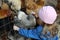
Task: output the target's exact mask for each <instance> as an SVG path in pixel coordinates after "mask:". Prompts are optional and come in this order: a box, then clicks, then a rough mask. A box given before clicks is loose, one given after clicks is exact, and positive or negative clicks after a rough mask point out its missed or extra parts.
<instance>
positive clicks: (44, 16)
mask: <svg viewBox="0 0 60 40" xmlns="http://www.w3.org/2000/svg"><path fill="white" fill-rule="evenodd" d="M38 15H39V18H40V19H41V20H42V21H43V22H44V23H46V24H53V23H54V21H55V20H56V18H57V13H56V11H55V9H54V8H53V7H51V6H44V7H42V8H41V9H40V10H39V14H38Z"/></svg>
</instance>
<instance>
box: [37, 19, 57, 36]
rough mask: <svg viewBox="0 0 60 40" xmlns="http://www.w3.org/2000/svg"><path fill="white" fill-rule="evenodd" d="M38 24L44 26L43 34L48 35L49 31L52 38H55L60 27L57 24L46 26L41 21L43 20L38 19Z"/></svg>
mask: <svg viewBox="0 0 60 40" xmlns="http://www.w3.org/2000/svg"><path fill="white" fill-rule="evenodd" d="M37 24H38V25H42V26H43V31H42V33H43V34H47V32H48V31H49V32H50V33H51V34H50V36H52V37H53V36H55V35H56V34H57V33H58V25H57V24H56V22H55V23H53V24H46V23H44V22H43V21H41V19H39V18H37Z"/></svg>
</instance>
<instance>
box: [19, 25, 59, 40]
mask: <svg viewBox="0 0 60 40" xmlns="http://www.w3.org/2000/svg"><path fill="white" fill-rule="evenodd" d="M42 30H43V27H42V26H38V27H37V28H35V29H31V30H27V29H23V28H20V29H19V31H18V32H19V34H20V35H23V36H25V37H28V38H34V39H37V40H58V36H57V35H56V36H54V37H47V35H50V33H49V32H48V33H47V34H46V35H43V34H42V33H41V32H42Z"/></svg>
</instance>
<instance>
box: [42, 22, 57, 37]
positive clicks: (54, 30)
mask: <svg viewBox="0 0 60 40" xmlns="http://www.w3.org/2000/svg"><path fill="white" fill-rule="evenodd" d="M47 31H49V32H50V33H51V34H50V36H55V35H56V34H57V33H58V26H57V25H56V23H54V24H44V29H43V33H45V34H46V33H47Z"/></svg>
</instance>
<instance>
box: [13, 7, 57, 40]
mask: <svg viewBox="0 0 60 40" xmlns="http://www.w3.org/2000/svg"><path fill="white" fill-rule="evenodd" d="M38 16H39V19H41V21H42V23H44V25H45V27H44V26H43V25H40V24H39V26H37V27H36V28H35V29H30V30H27V29H24V28H19V27H17V26H14V27H13V29H14V30H17V31H18V33H19V34H21V35H23V36H25V37H28V38H33V39H37V40H58V36H57V28H56V26H55V25H54V24H55V23H54V22H55V20H56V18H57V13H56V11H55V9H54V8H53V7H51V6H44V7H42V8H41V9H40V10H39V12H38ZM39 22H40V21H39ZM47 26H48V27H47Z"/></svg>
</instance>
